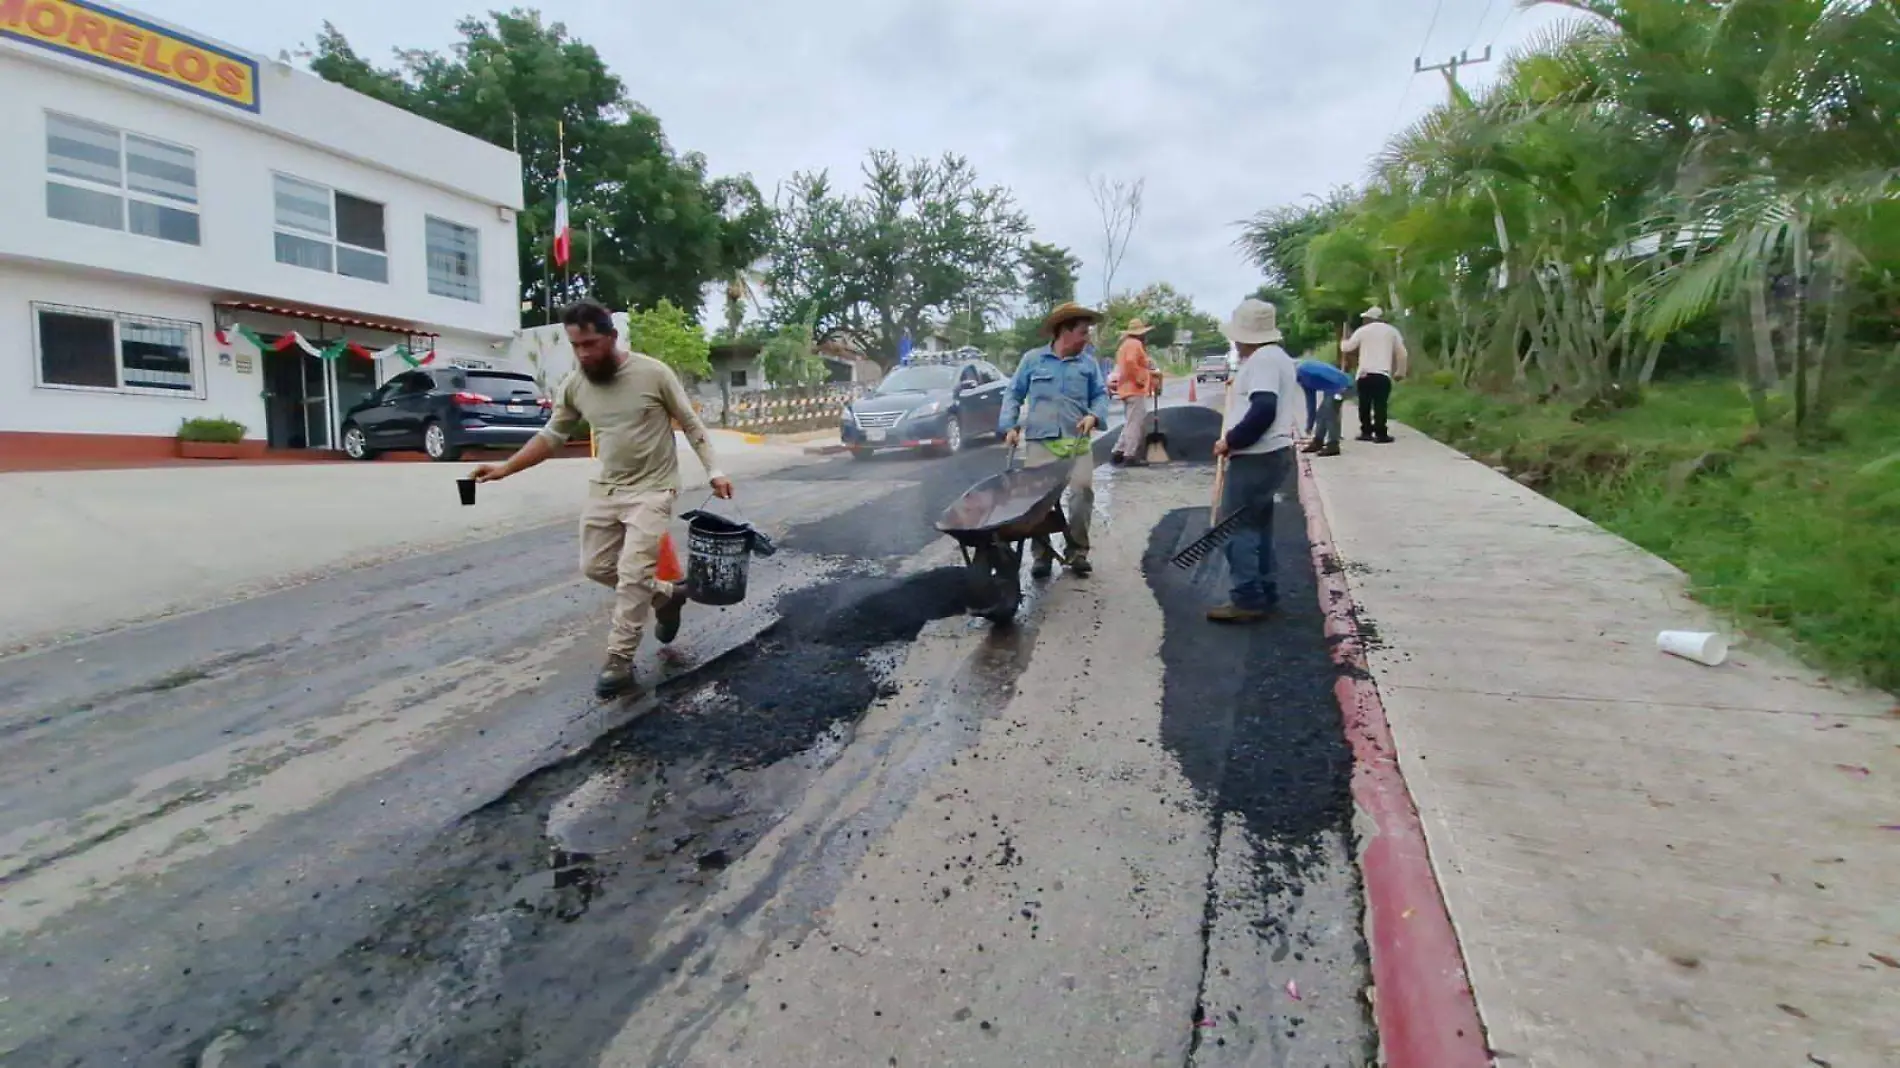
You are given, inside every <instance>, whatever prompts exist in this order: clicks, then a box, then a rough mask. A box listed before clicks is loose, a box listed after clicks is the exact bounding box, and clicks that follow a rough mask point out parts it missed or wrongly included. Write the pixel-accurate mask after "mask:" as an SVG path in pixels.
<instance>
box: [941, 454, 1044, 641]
mask: <svg viewBox="0 0 1900 1068" xmlns="http://www.w3.org/2000/svg"><path fill="white" fill-rule="evenodd" d="M1011 458H1012V459H1013V458H1014V455H1013V453H1012V457H1011ZM1005 464H1006V466H1005V468H1004V470H1003V471H1002V472H1001V473H1000V474H995V475H991V476H990V477H989V478H986V479H984V480H983V481H981V482H979V483H977V484H976V485H974V486H971V487H970V488H969V489H968V490H967V491H965V492H964V494H963V496H961V497H959V498H957V500H956V501H955V503H953V504H951V505H950V507H948V508H946V509H944V513H943V517H942V518H940V519H938V520H937V529H938V530H940V531H942V532H943V533H945V534H948V535H949V536H950V537H951V538H953V539H955V540H956V543H957V551H958V552H959V553H961V554H962V556H963V566H964V571H965V573H966V575H967V576H968V585H967V587H966V588H967V590H968V593H967V594H966V596H967V597H968V607H969V612H970V614H971V615H973V616H981V617H983V618H984V619H987V620H989V621H991V622H992V623H1007V622H1009V621H1010V620H1012V619H1014V618H1016V610H1017V609H1018V608H1019V607H1021V606H1022V601H1023V584H1022V571H1023V544H1024V543H1025V542H1032V541H1033V542H1035V543H1036V544H1037V545H1038V546H1040V547H1041V548H1043V549H1046V550H1047V551H1048V552H1049V554H1050V555H1051V556H1052V557H1054V558H1056V559H1058V560H1061V561H1062V562H1063V563H1065V564H1066V563H1067V562H1068V560H1067V559H1066V558H1065V557H1063V556H1062V555H1061V554H1059V553H1057V552H1056V551H1055V546H1054V544H1053V543H1051V542H1050V540H1049V539H1050V538H1051V537H1052V536H1053V535H1056V534H1064V533H1067V532H1068V529H1069V524H1068V520H1067V519H1066V518H1064V517H1063V514H1062V491H1063V490H1064V489H1067V488H1068V485H1069V473H1070V469H1071V468H1073V467H1074V466H1075V461H1073V460H1063V461H1061V462H1058V463H1053V464H1049V465H1047V466H1044V467H1030V468H1012V467H1009V466H1007V464H1008V461H1006V462H1005Z"/></svg>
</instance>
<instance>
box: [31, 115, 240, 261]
mask: <svg viewBox="0 0 1900 1068" xmlns="http://www.w3.org/2000/svg"><path fill="white" fill-rule="evenodd" d="M42 115H43V116H44V117H45V118H46V119H47V120H48V121H47V122H46V123H45V124H44V125H43V126H42V127H41V131H40V152H41V155H42V157H45V156H47V155H50V148H51V146H50V145H49V144H48V142H49V141H50V140H51V138H52V136H53V129H52V122H51V120H52V119H65V120H66V121H68V122H75V123H79V124H81V125H85V126H94V127H97V128H99V129H101V130H111V131H112V132H113V133H115V134H117V135H118V138H119V184H118V185H116V186H113V185H107V184H106V183H104V182H101V181H98V180H96V179H92V178H79V177H76V176H74V175H70V174H61V173H59V172H57V171H55V170H53V163H52V160H50V159H44V162H43V166H44V168H45V171H46V182H47V184H48V185H63V186H67V187H69V188H72V189H79V190H84V191H86V192H91V193H109V194H111V195H113V196H116V197H118V198H119V225H118V226H117V227H116V231H117V232H118V233H122V234H126V235H128V236H131V237H136V238H141V239H143V240H146V241H158V242H162V243H163V244H165V245H168V246H175V245H183V246H185V247H186V248H203V247H204V242H205V218H204V205H203V202H202V200H201V198H200V196H199V188H198V176H199V167H198V150H197V149H195V148H193V147H191V146H190V145H181V144H179V143H178V142H176V141H168V140H166V139H165V138H163V137H153V136H152V135H151V134H147V133H140V132H139V131H137V130H128V129H126V128H125V127H123V126H117V125H114V124H113V123H109V122H100V121H99V120H97V119H88V118H86V117H85V116H83V115H72V114H68V113H67V112H64V111H51V110H48V111H45V112H42ZM131 137H136V138H139V139H140V140H143V141H150V142H152V143H153V144H155V145H163V146H164V147H166V148H170V149H176V150H177V151H180V152H186V153H189V154H190V155H191V188H192V198H191V200H190V201H189V202H186V201H183V200H177V199H174V198H172V197H166V196H160V195H159V194H157V193H147V192H143V191H141V190H137V189H134V188H132V183H131V181H130V180H129V178H128V177H127V175H128V172H129V171H130V169H131V162H130V153H129V152H128V150H127V147H126V143H127V138H131ZM133 201H138V202H139V203H141V204H149V205H151V206H153V207H159V208H169V209H170V210H172V211H176V212H181V213H184V214H187V215H190V216H192V217H193V218H195V219H197V220H198V240H197V241H195V242H191V241H174V240H172V239H171V238H169V237H161V236H160V235H158V234H142V233H140V232H138V231H137V230H134V229H132V202H133ZM46 217H47V218H48V219H51V220H52V221H54V222H61V223H69V224H71V225H73V226H85V227H89V228H91V229H94V230H105V229H109V228H108V227H104V226H99V225H97V224H95V223H89V222H81V221H79V220H76V219H62V218H60V217H59V216H57V215H54V214H53V213H52V212H51V210H50V209H48V210H47V216H46Z"/></svg>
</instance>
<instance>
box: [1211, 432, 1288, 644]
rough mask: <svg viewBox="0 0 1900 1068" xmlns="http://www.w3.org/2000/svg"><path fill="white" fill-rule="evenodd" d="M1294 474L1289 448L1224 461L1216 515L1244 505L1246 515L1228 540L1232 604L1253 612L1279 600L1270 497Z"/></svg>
mask: <svg viewBox="0 0 1900 1068" xmlns="http://www.w3.org/2000/svg"><path fill="white" fill-rule="evenodd" d="M1292 473H1293V447H1292V446H1291V445H1288V446H1286V447H1285V448H1279V449H1275V450H1273V451H1272V452H1264V453H1255V454H1246V453H1240V454H1236V455H1234V456H1231V457H1229V458H1228V460H1227V484H1226V488H1225V489H1223V490H1222V492H1221V502H1220V517H1221V518H1222V519H1226V518H1227V517H1228V516H1231V515H1233V514H1234V513H1236V512H1238V511H1240V509H1241V508H1243V507H1244V508H1246V510H1247V511H1246V515H1245V516H1244V517H1243V518H1242V519H1241V520H1240V523H1239V525H1238V526H1237V527H1236V528H1235V530H1234V536H1233V537H1231V538H1229V539H1228V540H1227V575H1228V579H1229V580H1230V581H1231V583H1232V586H1233V604H1234V607H1236V608H1246V609H1250V610H1253V611H1257V612H1265V611H1268V610H1270V609H1272V608H1273V607H1274V606H1275V605H1277V604H1279V602H1280V585H1279V582H1278V581H1277V580H1276V579H1275V578H1274V559H1273V506H1274V504H1275V501H1274V496H1275V495H1276V494H1278V493H1279V492H1280V491H1281V487H1283V486H1285V485H1286V482H1287V477H1288V476H1289V475H1291V474H1292Z"/></svg>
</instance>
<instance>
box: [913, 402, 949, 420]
mask: <svg viewBox="0 0 1900 1068" xmlns="http://www.w3.org/2000/svg"><path fill="white" fill-rule="evenodd" d="M942 410H943V402H942V401H931V402H930V403H929V404H925V405H921V406H919V407H916V408H912V409H911V410H910V415H909V416H908V417H907V418H910V419H922V418H923V417H924V416H926V415H936V414H937V413H938V412H940V411H942Z"/></svg>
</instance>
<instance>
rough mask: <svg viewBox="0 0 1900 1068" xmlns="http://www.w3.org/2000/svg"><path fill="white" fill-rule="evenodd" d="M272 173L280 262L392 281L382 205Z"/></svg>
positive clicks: (314, 269)
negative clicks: (390, 278) (390, 279)
mask: <svg viewBox="0 0 1900 1068" xmlns="http://www.w3.org/2000/svg"><path fill="white" fill-rule="evenodd" d="M272 177H273V179H274V186H273V196H274V199H275V201H276V205H277V233H276V240H277V262H278V263H288V264H290V265H291V266H292V267H308V268H310V269H311V270H313V271H324V272H326V273H335V274H340V275H343V276H345V277H347V278H361V279H363V280H364V281H368V282H388V281H389V246H388V243H387V241H386V240H385V238H384V233H383V206H382V205H381V204H378V203H376V202H375V201H373V200H364V199H363V198H362V197H355V196H351V195H350V194H348V193H339V192H337V191H336V190H334V189H331V188H330V187H329V186H323V185H318V184H317V183H315V182H306V181H304V180H303V179H301V178H292V177H291V176H289V175H287V174H278V175H273V176H272Z"/></svg>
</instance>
